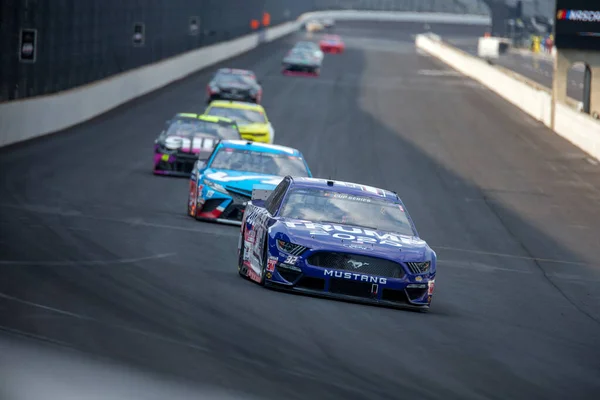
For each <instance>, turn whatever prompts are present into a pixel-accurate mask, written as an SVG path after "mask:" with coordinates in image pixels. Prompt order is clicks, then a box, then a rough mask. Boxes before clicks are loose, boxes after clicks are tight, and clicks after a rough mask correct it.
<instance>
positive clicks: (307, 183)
mask: <svg viewBox="0 0 600 400" xmlns="http://www.w3.org/2000/svg"><path fill="white" fill-rule="evenodd" d="M238 270H239V274H240V275H242V276H244V277H247V278H250V279H251V280H253V281H255V282H257V283H259V284H261V285H263V286H269V287H273V288H277V289H282V290H288V291H294V292H300V293H307V294H312V295H318V296H324V297H335V298H340V299H345V300H352V301H358V302H366V303H376V304H381V305H388V306H393V307H408V308H417V309H420V310H428V309H429V306H430V304H431V298H432V296H433V290H434V285H435V273H436V254H435V252H434V251H433V250H432V249H431V248H430V247H429V246H428V245H427V243H426V242H425V241H423V240H421V239H420V238H419V235H418V233H417V230H416V229H415V226H414V223H413V221H412V219H411V217H410V216H409V214H408V212H407V211H406V208H405V207H404V204H403V203H402V201H401V200H400V198H399V197H398V195H397V194H396V193H393V192H390V191H387V190H382V189H377V188H373V187H369V186H364V185H359V184H355V183H348V182H340V181H332V180H322V179H314V178H300V177H291V176H286V177H285V178H284V179H283V180H282V181H281V183H280V184H279V185H277V187H276V188H275V189H274V190H272V191H268V190H264V189H263V188H260V187H257V188H255V190H254V193H253V195H252V200H251V201H250V202H249V203H248V205H247V206H246V211H245V213H244V216H243V219H242V227H241V231H240V239H239V242H238Z"/></svg>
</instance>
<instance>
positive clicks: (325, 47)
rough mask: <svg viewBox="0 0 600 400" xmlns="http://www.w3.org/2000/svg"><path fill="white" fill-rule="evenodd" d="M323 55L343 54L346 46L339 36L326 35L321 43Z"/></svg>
mask: <svg viewBox="0 0 600 400" xmlns="http://www.w3.org/2000/svg"><path fill="white" fill-rule="evenodd" d="M319 47H321V51H322V52H323V53H343V52H344V49H345V48H346V46H345V45H344V42H343V41H342V38H341V37H339V36H338V35H325V36H323V39H321V41H320V42H319Z"/></svg>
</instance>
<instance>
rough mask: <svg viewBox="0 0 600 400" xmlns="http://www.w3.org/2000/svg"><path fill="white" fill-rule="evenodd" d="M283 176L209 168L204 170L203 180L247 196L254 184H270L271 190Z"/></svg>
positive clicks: (249, 195)
mask: <svg viewBox="0 0 600 400" xmlns="http://www.w3.org/2000/svg"><path fill="white" fill-rule="evenodd" d="M282 179H283V177H281V176H275V175H266V174H257V173H254V172H240V171H233V170H224V169H212V168H209V169H207V170H206V171H205V172H204V180H205V181H206V180H210V181H213V182H215V183H217V184H219V185H221V186H223V187H224V188H225V189H227V190H231V191H234V192H237V193H240V194H244V195H246V196H248V197H251V196H252V188H253V187H254V185H261V187H262V186H265V189H267V187H268V186H271V190H272V189H274V188H275V186H277V185H279V182H281V180H282Z"/></svg>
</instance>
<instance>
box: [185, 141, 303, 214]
mask: <svg viewBox="0 0 600 400" xmlns="http://www.w3.org/2000/svg"><path fill="white" fill-rule="evenodd" d="M286 175H293V176H304V177H310V176H312V175H311V172H310V169H309V168H308V165H307V164H306V162H305V161H304V157H303V156H302V153H300V152H299V151H298V150H296V149H292V148H290V147H284V146H277V145H272V144H262V143H253V142H247V141H242V140H223V141H221V142H220V143H219V144H218V145H217V146H216V147H215V149H214V151H213V152H212V154H210V156H209V157H208V158H207V160H206V161H202V160H199V161H198V162H197V164H196V166H195V167H194V171H193V172H192V176H191V179H190V190H189V196H188V210H187V211H188V215H190V216H192V217H194V218H196V219H199V220H211V221H216V222H223V223H228V224H233V225H240V223H241V222H240V221H241V220H242V215H243V213H244V210H245V208H246V204H247V202H248V201H250V198H251V196H252V190H253V188H254V187H255V186H256V185H258V187H260V188H262V189H263V190H273V188H274V187H275V186H277V185H278V184H279V182H281V180H282V179H283V177H284V176H286Z"/></svg>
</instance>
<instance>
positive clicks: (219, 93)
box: [206, 68, 262, 103]
mask: <svg viewBox="0 0 600 400" xmlns="http://www.w3.org/2000/svg"><path fill="white" fill-rule="evenodd" d="M206 92H207V102H208V103H210V102H211V101H213V100H239V101H248V102H252V103H260V101H261V99H262V86H260V84H259V83H258V81H257V79H256V75H255V74H254V72H252V71H248V70H244V69H234V68H221V69H219V70H217V73H216V74H215V75H214V77H213V78H212V80H211V81H210V83H209V84H208V85H207V86H206Z"/></svg>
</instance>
